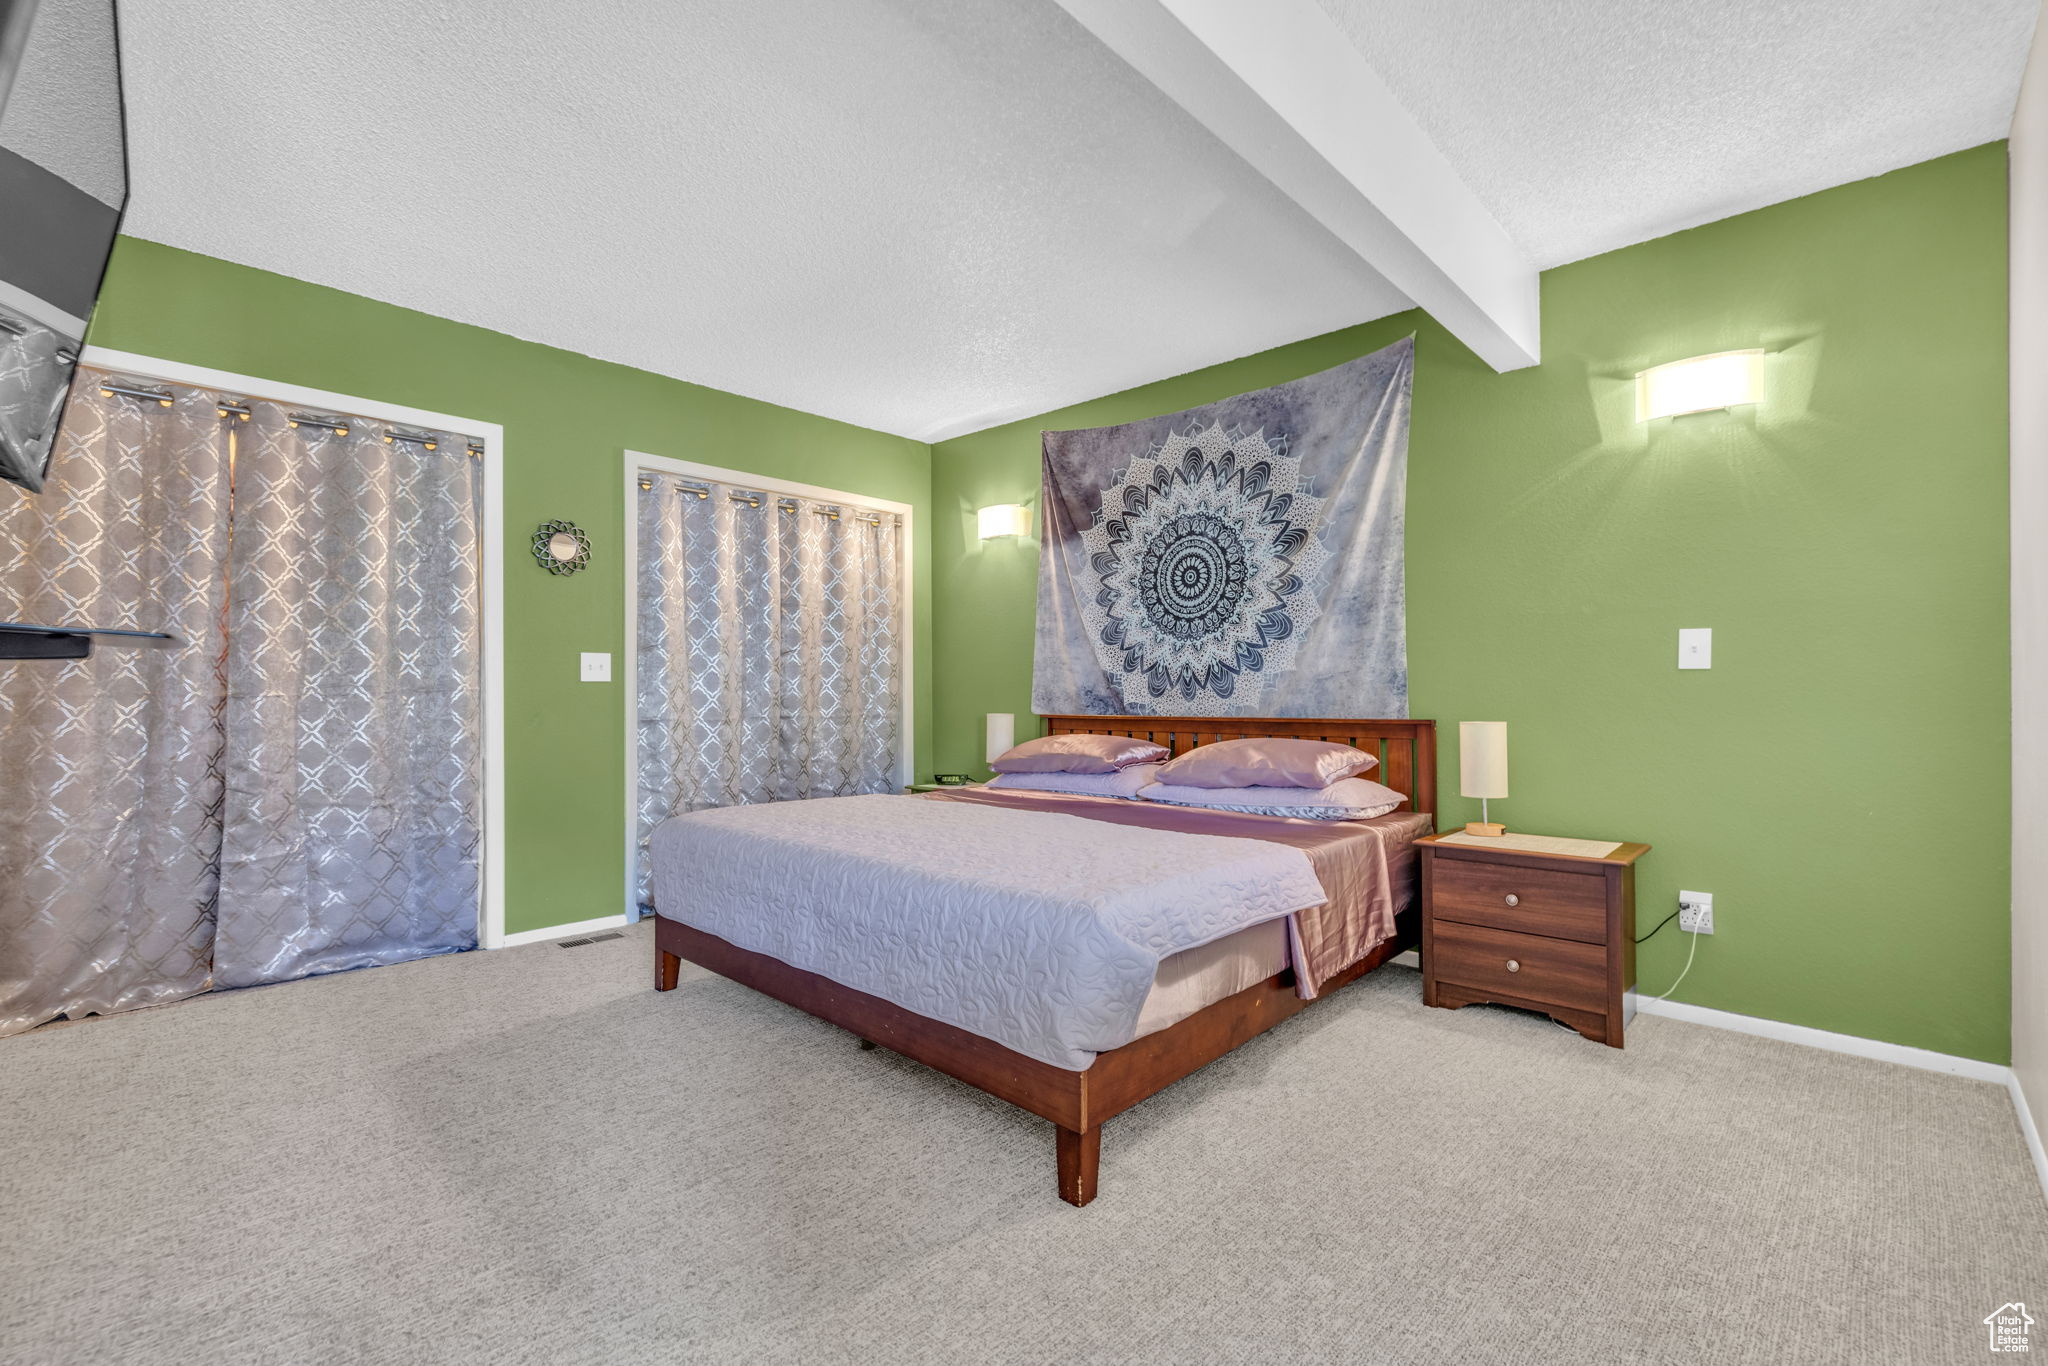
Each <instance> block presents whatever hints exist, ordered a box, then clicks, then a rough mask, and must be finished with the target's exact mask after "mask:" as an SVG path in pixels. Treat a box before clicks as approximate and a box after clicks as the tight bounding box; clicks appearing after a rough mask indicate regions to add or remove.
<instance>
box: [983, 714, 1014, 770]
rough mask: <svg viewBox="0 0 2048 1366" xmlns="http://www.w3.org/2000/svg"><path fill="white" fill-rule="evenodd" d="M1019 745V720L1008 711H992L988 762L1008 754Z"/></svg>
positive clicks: (989, 717) (989, 721) (989, 720)
mask: <svg viewBox="0 0 2048 1366" xmlns="http://www.w3.org/2000/svg"><path fill="white" fill-rule="evenodd" d="M1016 744H1017V718H1016V716H1015V715H1014V714H1013V713H1010V712H1006V711H992V712H990V713H989V714H988V761H989V762H990V763H994V762H995V761H996V760H998V759H1000V758H1002V757H1003V756H1004V755H1005V754H1008V753H1009V752H1010V751H1011V749H1013V748H1015V747H1016Z"/></svg>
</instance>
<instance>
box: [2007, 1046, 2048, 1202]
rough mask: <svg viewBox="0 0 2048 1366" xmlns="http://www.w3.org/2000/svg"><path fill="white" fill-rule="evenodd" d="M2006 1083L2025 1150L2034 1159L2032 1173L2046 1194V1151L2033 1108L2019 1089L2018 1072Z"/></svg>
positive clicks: (2047, 1172)
mask: <svg viewBox="0 0 2048 1366" xmlns="http://www.w3.org/2000/svg"><path fill="white" fill-rule="evenodd" d="M2007 1070H2008V1071H2010V1070H2011V1069H2007ZM2008 1085H2009V1086H2010V1087H2011V1089H2012V1108H2013V1109H2014V1111H2015V1112H2017V1113H2018V1115H2019V1117H2020V1132H2021V1133H2022V1134H2024V1135H2025V1136H2026V1140H2027V1152H2028V1153H2030V1154H2031V1155H2032V1156H2033V1159H2034V1175H2035V1176H2037V1177H2039V1178H2040V1180H2041V1192H2042V1194H2044V1195H2048V1152H2043V1151H2042V1149H2041V1131H2040V1130H2039V1129H2036V1128H2035V1127H2034V1110H2033V1107H2032V1106H2030V1105H2028V1104H2027V1093H2026V1092H2025V1091H2023V1090H2021V1089H2020V1077H2019V1073H2017V1072H2013V1073H2012V1080H2011V1081H2010V1082H2009V1083H2008Z"/></svg>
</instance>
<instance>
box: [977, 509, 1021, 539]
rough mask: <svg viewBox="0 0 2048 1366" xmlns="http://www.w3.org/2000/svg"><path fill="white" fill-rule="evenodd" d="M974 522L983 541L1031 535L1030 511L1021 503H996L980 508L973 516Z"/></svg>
mask: <svg viewBox="0 0 2048 1366" xmlns="http://www.w3.org/2000/svg"><path fill="white" fill-rule="evenodd" d="M974 521H975V526H976V528H977V529H978V530H979V531H980V532H981V539H982V540H984V541H988V540H993V539H995V538H996V537H998V536H1029V535H1030V534H1031V509H1030V508H1028V507H1025V506H1024V505H1023V504H1022V503H997V504H996V505H995V506H994V507H985V508H982V509H980V510H979V511H977V512H976V513H975V514H974Z"/></svg>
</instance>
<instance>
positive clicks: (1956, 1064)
mask: <svg viewBox="0 0 2048 1366" xmlns="http://www.w3.org/2000/svg"><path fill="white" fill-rule="evenodd" d="M1636 1009H1637V1010H1638V1011H1640V1012H1641V1013H1642V1014H1644V1015H1663V1016H1665V1017H1667V1018H1669V1019H1673V1020H1684V1021H1686V1022H1687V1023H1688V1024H1702V1025H1710V1026H1712V1027H1713V1028H1715V1029H1732V1030H1734V1031H1735V1032H1736V1033H1738V1034H1755V1035H1757V1036H1758V1037H1759V1038H1765V1039H1779V1040H1782V1041H1784V1042H1785V1043H1798V1044H1805V1045H1806V1046H1807V1047H1808V1048H1825V1049H1827V1050H1828V1051H1829V1052H1830V1053H1849V1054H1853V1055H1854V1056H1856V1057H1859V1058H1875V1059H1877V1060H1878V1061H1879V1062H1895V1063H1898V1064H1899V1065H1900V1066H1902V1067H1918V1068H1920V1069H1921V1070H1922V1071H1927V1072H1947V1073H1948V1074H1950V1075H1951V1076H1957V1077H1969V1078H1970V1079H1972V1080H1973V1081H1988V1082H1994V1083H1996V1084H1997V1085H1999V1086H2010V1085H2012V1069H2011V1068H2010V1067H2006V1066H2003V1065H2002V1064H1999V1063H1995V1062H1979V1061H1978V1060H1977V1059H1975V1058H1958V1057H1956V1056H1954V1055H1953V1054H1949V1053H1936V1052H1933V1051H1932V1050H1930V1049H1925V1048H1908V1047H1907V1046H1906V1045H1905V1044H1902V1043H1884V1042H1882V1041H1880V1040H1878V1039H1866V1038H1862V1037H1860V1036H1859V1035H1855V1034H1835V1033H1831V1032H1829V1031H1828V1030H1825V1029H1809V1028H1807V1027H1806V1026H1805V1025H1796V1024H1786V1023H1784V1022H1783V1021H1782V1020H1766V1019H1762V1018H1760V1017H1758V1016H1755V1015H1737V1014H1735V1013H1734V1012H1733V1011H1729V1010H1710V1009H1708V1008H1707V1007H1706V1006H1695V1005H1687V1004H1686V1003H1685V1002H1683V1001H1658V1000H1653V999H1652V998H1650V997H1648V996H1643V997H1639V998H1638V999H1637V1001H1636Z"/></svg>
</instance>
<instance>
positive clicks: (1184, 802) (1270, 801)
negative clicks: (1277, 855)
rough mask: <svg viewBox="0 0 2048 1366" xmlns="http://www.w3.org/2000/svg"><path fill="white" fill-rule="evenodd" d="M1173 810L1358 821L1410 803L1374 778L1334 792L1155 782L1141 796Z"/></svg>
mask: <svg viewBox="0 0 2048 1366" xmlns="http://www.w3.org/2000/svg"><path fill="white" fill-rule="evenodd" d="M1138 795H1139V796H1140V797H1143V798H1144V799H1145V800H1146V801H1148V802H1164V803H1166V804H1167V805H1168V806H1203V807H1208V808H1210V809H1212V810H1216V811H1242V812H1244V813H1245V814H1247V815H1251V816H1296V817H1299V818H1301V819H1303V820H1311V821H1356V820H1365V819H1367V818H1369V817H1372V816H1384V815H1386V814H1387V813H1388V812H1389V811H1392V810H1394V809H1395V808H1396V807H1398V806H1400V805H1401V803H1402V802H1404V801H1406V800H1407V798H1405V797H1403V796H1402V795H1401V794H1400V793H1398V792H1396V791H1394V789H1393V788H1391V787H1382V786H1381V785H1380V784H1378V783H1376V782H1373V781H1372V780H1371V779H1369V778H1339V779H1338V780H1337V781H1336V782H1334V783H1331V784H1330V785H1329V786H1328V787H1182V786H1178V785H1175V784H1170V783H1154V784H1152V785H1151V786H1150V787H1148V788H1145V789H1143V790H1142V791H1140V792H1139V793H1138Z"/></svg>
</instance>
